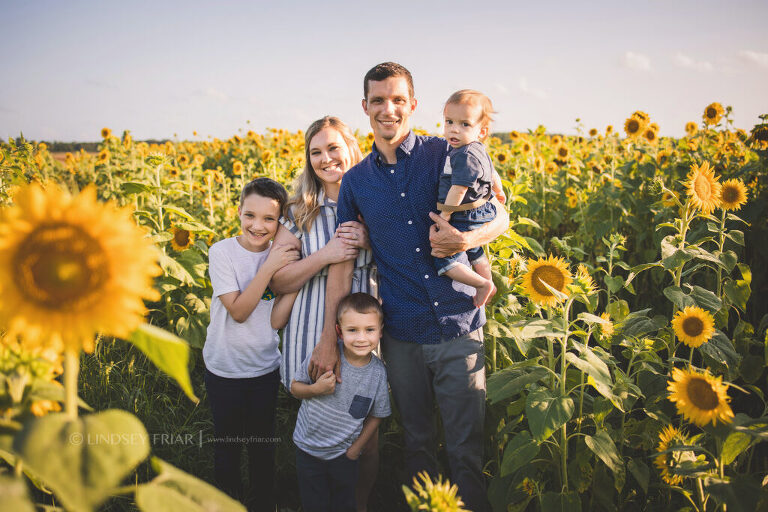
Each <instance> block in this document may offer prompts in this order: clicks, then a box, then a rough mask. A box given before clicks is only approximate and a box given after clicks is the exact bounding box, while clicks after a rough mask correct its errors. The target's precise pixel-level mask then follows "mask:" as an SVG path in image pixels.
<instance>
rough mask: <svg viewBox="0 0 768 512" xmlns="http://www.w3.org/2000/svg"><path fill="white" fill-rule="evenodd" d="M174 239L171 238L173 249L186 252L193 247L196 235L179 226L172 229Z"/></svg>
mask: <svg viewBox="0 0 768 512" xmlns="http://www.w3.org/2000/svg"><path fill="white" fill-rule="evenodd" d="M171 233H172V234H173V238H171V247H173V249H174V250H176V251H185V250H187V249H189V248H190V247H191V246H192V242H194V241H195V234H194V233H192V232H191V231H188V230H186V229H182V228H180V227H177V226H173V227H172V228H171Z"/></svg>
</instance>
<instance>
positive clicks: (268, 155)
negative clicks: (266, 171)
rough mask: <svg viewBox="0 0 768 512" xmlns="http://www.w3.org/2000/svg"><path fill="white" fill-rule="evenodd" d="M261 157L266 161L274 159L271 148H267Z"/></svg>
mask: <svg viewBox="0 0 768 512" xmlns="http://www.w3.org/2000/svg"><path fill="white" fill-rule="evenodd" d="M261 159H262V160H264V161H265V162H269V161H270V160H272V152H271V151H270V150H266V151H264V152H263V153H262V154H261Z"/></svg>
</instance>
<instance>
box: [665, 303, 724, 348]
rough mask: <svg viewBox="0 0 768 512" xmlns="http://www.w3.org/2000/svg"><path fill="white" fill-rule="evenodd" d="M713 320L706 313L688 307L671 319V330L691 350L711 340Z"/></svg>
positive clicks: (696, 308) (713, 328) (713, 330)
mask: <svg viewBox="0 0 768 512" xmlns="http://www.w3.org/2000/svg"><path fill="white" fill-rule="evenodd" d="M714 326H715V319H714V318H712V315H711V314H710V313H709V312H708V311H704V310H703V309H701V308H699V307H696V306H688V307H686V308H685V309H683V310H682V311H678V312H677V313H676V314H675V316H674V317H673V318H672V329H674V331H675V336H677V337H678V338H680V341H682V342H683V343H685V344H686V345H688V346H689V347H691V348H696V347H700V346H701V345H702V344H704V343H706V342H707V341H709V340H710V338H712V334H713V333H714V332H715V327H714Z"/></svg>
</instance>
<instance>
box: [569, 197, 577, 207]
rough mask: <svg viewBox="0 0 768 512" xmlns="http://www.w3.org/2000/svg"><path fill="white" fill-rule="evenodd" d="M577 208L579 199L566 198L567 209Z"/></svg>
mask: <svg viewBox="0 0 768 512" xmlns="http://www.w3.org/2000/svg"><path fill="white" fill-rule="evenodd" d="M577 206H579V198H577V197H576V196H570V197H568V207H569V208H576V207H577Z"/></svg>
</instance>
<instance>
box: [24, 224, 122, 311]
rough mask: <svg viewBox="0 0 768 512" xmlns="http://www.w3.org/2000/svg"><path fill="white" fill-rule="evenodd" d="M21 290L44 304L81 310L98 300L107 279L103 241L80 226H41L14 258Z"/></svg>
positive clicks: (55, 307)
mask: <svg viewBox="0 0 768 512" xmlns="http://www.w3.org/2000/svg"><path fill="white" fill-rule="evenodd" d="M13 267H14V272H13V277H14V282H15V284H16V286H17V287H18V289H19V291H20V292H21V293H22V294H23V295H24V296H26V298H28V299H29V300H30V301H31V302H36V303H37V304H39V305H40V306H41V307H43V308H48V309H56V310H67V311H70V310H82V309H83V308H84V307H86V306H88V305H89V304H91V303H93V302H94V301H96V300H98V297H99V296H100V293H99V292H101V291H102V288H103V285H104V283H105V282H106V281H107V278H108V277H109V276H108V267H107V258H106V255H105V254H104V250H103V248H102V246H101V244H100V243H99V242H98V241H97V240H96V239H95V238H93V237H92V236H91V235H90V234H88V233H86V232H85V231H83V230H82V229H81V228H79V227H77V226H71V225H66V224H63V225H62V224H60V225H51V226H47V227H43V228H38V229H36V230H35V231H34V232H32V233H31V234H30V235H29V236H27V238H26V239H24V240H23V241H22V242H21V244H19V247H18V250H17V251H16V254H15V256H14V259H13Z"/></svg>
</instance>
